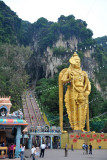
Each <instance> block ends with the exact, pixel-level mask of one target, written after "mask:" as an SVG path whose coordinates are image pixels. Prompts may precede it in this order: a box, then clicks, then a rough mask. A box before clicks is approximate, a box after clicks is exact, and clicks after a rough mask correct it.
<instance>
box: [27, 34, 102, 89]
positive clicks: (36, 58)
mask: <svg viewBox="0 0 107 160" xmlns="http://www.w3.org/2000/svg"><path fill="white" fill-rule="evenodd" d="M79 42H80V41H79V40H78V39H76V37H75V36H73V37H71V38H70V39H69V40H67V41H65V40H63V36H62V35H60V36H59V39H58V41H57V42H56V43H55V44H53V47H52V48H50V47H47V49H46V50H45V51H44V52H43V53H41V54H38V53H37V44H38V43H37V41H36V39H35V40H34V46H33V48H34V51H35V53H34V55H33V56H32V57H31V60H30V62H29V64H28V68H30V69H29V70H30V71H32V73H31V74H32V75H31V78H32V79H36V80H38V79H39V78H42V77H45V78H48V77H53V76H54V74H55V73H56V72H57V71H58V70H57V67H58V66H61V65H62V64H66V63H68V60H69V58H70V57H71V56H72V54H73V51H76V50H77V45H78V43H79ZM58 47H63V48H64V49H65V50H66V52H65V54H63V55H61V54H60V55H55V54H53V48H58ZM68 48H69V51H68ZM93 53H94V48H90V49H88V50H87V49H86V50H85V51H84V53H83V54H84V56H83V58H82V62H81V64H82V66H81V67H82V68H83V70H84V71H86V72H87V73H88V76H89V78H92V79H94V81H95V74H94V68H96V67H98V65H97V63H96V61H95V59H94V58H92V56H91V55H92V54H93ZM95 84H96V87H97V89H98V90H99V91H101V87H100V84H99V83H98V82H97V81H96V83H95Z"/></svg>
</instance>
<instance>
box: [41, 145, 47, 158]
mask: <svg viewBox="0 0 107 160" xmlns="http://www.w3.org/2000/svg"><path fill="white" fill-rule="evenodd" d="M40 148H41V152H40V157H42V158H43V157H44V151H45V148H46V145H45V143H44V142H43V143H42V144H41V146H40Z"/></svg>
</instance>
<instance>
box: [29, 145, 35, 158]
mask: <svg viewBox="0 0 107 160" xmlns="http://www.w3.org/2000/svg"><path fill="white" fill-rule="evenodd" d="M35 149H36V148H35V146H34V145H33V146H32V149H31V156H30V157H32V160H35V155H34V151H35Z"/></svg>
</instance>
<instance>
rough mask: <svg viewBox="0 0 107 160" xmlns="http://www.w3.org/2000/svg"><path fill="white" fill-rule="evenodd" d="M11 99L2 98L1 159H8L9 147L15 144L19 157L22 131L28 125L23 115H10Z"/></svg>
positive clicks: (16, 153)
mask: <svg viewBox="0 0 107 160" xmlns="http://www.w3.org/2000/svg"><path fill="white" fill-rule="evenodd" d="M11 107H12V104H11V101H10V97H0V158H6V157H8V154H7V153H8V147H9V145H11V144H14V146H15V147H14V151H13V152H14V153H13V154H14V156H15V157H16V158H17V157H19V148H20V139H21V135H22V131H23V130H24V129H25V128H26V126H27V125H28V124H27V122H26V121H25V120H23V119H22V115H19V114H15V113H13V114H10V108H11Z"/></svg>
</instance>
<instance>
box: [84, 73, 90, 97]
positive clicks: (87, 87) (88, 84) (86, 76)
mask: <svg viewBox="0 0 107 160" xmlns="http://www.w3.org/2000/svg"><path fill="white" fill-rule="evenodd" d="M90 92H91V84H90V81H89V78H88V75H87V73H86V72H85V95H86V96H88V95H89V94H90Z"/></svg>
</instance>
